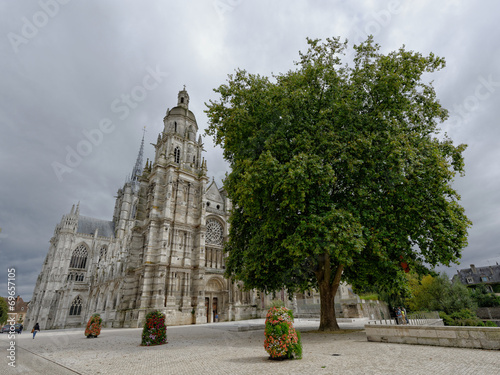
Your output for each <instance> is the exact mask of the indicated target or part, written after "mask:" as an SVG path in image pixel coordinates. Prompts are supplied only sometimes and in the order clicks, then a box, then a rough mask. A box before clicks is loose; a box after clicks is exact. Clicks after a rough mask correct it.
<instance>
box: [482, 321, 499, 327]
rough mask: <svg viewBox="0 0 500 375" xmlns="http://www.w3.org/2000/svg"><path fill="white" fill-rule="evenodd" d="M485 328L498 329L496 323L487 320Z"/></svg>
mask: <svg viewBox="0 0 500 375" xmlns="http://www.w3.org/2000/svg"><path fill="white" fill-rule="evenodd" d="M484 326H485V327H498V326H497V325H496V324H495V322H492V321H491V320H487V321H486V322H485V323H484Z"/></svg>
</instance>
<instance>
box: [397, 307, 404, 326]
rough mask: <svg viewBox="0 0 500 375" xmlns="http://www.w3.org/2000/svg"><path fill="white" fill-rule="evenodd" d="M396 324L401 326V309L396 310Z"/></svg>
mask: <svg viewBox="0 0 500 375" xmlns="http://www.w3.org/2000/svg"><path fill="white" fill-rule="evenodd" d="M396 322H397V323H398V324H403V314H402V313H401V309H400V308H399V307H398V308H397V310H396Z"/></svg>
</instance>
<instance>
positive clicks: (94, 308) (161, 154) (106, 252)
mask: <svg viewBox="0 0 500 375" xmlns="http://www.w3.org/2000/svg"><path fill="white" fill-rule="evenodd" d="M163 123H164V128H163V131H162V132H161V133H160V134H159V135H158V139H157V142H156V144H155V145H154V147H155V158H154V160H153V161H150V162H149V161H148V162H146V164H145V166H144V167H143V161H142V155H143V150H144V138H143V140H142V143H141V148H140V151H139V156H138V158H137V162H136V164H135V166H134V168H133V172H132V175H131V177H130V179H128V181H127V182H126V183H125V184H124V186H123V188H121V189H119V190H118V194H117V197H116V203H115V210H114V215H113V220H111V221H106V220H100V219H95V218H90V217H86V216H83V215H80V208H79V205H77V206H76V207H74V206H73V208H72V209H71V211H70V213H69V214H67V215H64V216H63V218H62V220H61V222H60V223H59V224H58V225H57V226H56V228H55V231H54V236H53V237H52V239H51V240H50V248H49V251H48V254H47V257H46V259H45V261H44V264H43V267H42V271H41V273H40V275H39V276H38V279H37V283H36V286H35V290H34V292H33V298H32V300H31V303H30V308H29V311H28V315H27V317H26V326H27V327H31V326H32V325H34V324H35V323H36V322H38V323H39V324H40V327H41V328H42V329H54V328H69V327H81V326H83V325H84V324H85V323H86V322H87V320H88V318H89V317H90V316H91V315H92V314H94V313H99V314H101V317H102V318H103V322H104V325H105V326H108V327H140V326H142V324H143V322H144V318H145V316H146V314H147V313H148V312H150V311H152V310H160V311H162V312H164V313H165V314H166V316H167V324H168V325H178V324H192V323H206V322H213V321H214V320H215V317H216V316H217V317H218V319H219V320H220V321H224V320H239V319H247V318H252V317H257V316H261V315H262V312H263V311H264V310H263V308H264V296H263V295H259V294H258V293H257V292H255V291H250V292H248V291H243V290H242V289H241V288H240V287H241V285H239V284H237V283H232V282H231V281H230V280H228V279H226V278H224V275H223V274H224V268H225V267H224V259H225V257H224V253H223V244H224V240H225V238H226V236H227V234H228V218H229V212H230V209H231V202H230V200H229V199H228V197H227V195H226V194H225V192H224V190H223V189H219V188H218V187H217V185H216V183H215V182H214V181H212V182H211V183H210V181H209V179H208V177H207V167H206V162H205V161H204V159H203V157H202V151H203V149H202V147H203V145H202V142H201V136H199V138H198V139H197V138H196V137H197V132H198V125H197V123H196V118H195V116H194V114H193V112H191V111H190V110H189V95H188V93H187V92H186V90H185V89H184V90H182V91H180V92H179V95H178V102H177V106H176V107H174V108H172V109H169V110H167V114H166V116H165V118H164V119H163Z"/></svg>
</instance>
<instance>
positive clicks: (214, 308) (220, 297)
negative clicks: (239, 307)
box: [205, 277, 227, 323]
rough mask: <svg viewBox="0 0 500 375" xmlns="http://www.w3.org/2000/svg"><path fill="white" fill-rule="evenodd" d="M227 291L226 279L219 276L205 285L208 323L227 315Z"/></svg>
mask: <svg viewBox="0 0 500 375" xmlns="http://www.w3.org/2000/svg"><path fill="white" fill-rule="evenodd" d="M226 304H227V291H225V290H224V281H223V280H220V279H219V278H218V277H213V278H211V279H210V280H208V282H207V285H206V287H205V310H206V316H207V323H214V322H216V321H221V318H222V317H223V316H224V315H225V310H226Z"/></svg>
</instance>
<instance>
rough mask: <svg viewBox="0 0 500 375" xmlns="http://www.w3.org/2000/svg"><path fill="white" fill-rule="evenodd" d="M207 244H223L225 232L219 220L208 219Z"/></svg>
mask: <svg viewBox="0 0 500 375" xmlns="http://www.w3.org/2000/svg"><path fill="white" fill-rule="evenodd" d="M206 238H207V241H206V243H207V244H213V245H219V246H222V244H223V243H222V241H223V232H222V225H221V223H219V222H218V221H217V220H214V219H208V220H207V237H206Z"/></svg>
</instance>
